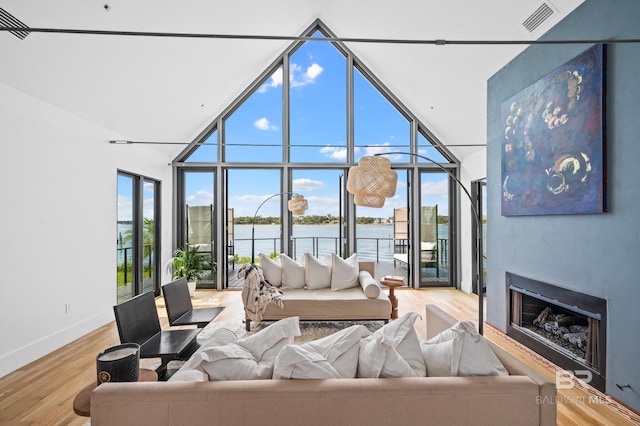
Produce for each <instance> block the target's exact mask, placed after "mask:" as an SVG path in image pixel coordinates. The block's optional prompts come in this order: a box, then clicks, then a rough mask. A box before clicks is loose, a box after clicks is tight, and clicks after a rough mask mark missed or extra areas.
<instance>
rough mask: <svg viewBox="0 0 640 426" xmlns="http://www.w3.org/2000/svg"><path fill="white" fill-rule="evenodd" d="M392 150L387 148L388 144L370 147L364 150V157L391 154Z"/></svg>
mask: <svg viewBox="0 0 640 426" xmlns="http://www.w3.org/2000/svg"><path fill="white" fill-rule="evenodd" d="M391 151H393V149H391V148H390V147H389V142H385V143H383V144H381V145H370V146H368V147H366V148H365V149H364V155H365V156H368V155H375V154H384V153H385V152H391Z"/></svg>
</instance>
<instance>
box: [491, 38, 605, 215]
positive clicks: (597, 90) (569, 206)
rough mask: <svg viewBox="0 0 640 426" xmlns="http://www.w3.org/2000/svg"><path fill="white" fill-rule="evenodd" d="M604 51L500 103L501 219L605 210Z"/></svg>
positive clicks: (587, 54) (586, 55)
mask: <svg viewBox="0 0 640 426" xmlns="http://www.w3.org/2000/svg"><path fill="white" fill-rule="evenodd" d="M604 88H605V46H603V45H602V44H596V45H594V46H592V47H591V48H589V49H588V50H586V51H585V52H583V53H582V54H580V55H578V56H577V57H575V58H574V59H572V60H571V61H569V62H567V63H565V64H564V65H562V66H560V67H558V68H556V69H555V70H554V71H552V72H550V73H549V74H547V75H546V76H545V77H543V78H542V79H540V80H538V81H537V82H535V83H534V84H532V85H531V86H529V87H527V88H525V89H524V90H522V91H521V92H519V93H518V94H516V95H515V96H513V97H512V98H511V99H509V100H507V101H506V102H504V103H503V104H502V120H503V125H504V135H503V140H502V215H503V216H518V215H550V214H582V213H602V212H605V211H606V193H605V183H606V180H605V137H604V135H605V132H604V117H605V115H604V99H605V98H604Z"/></svg>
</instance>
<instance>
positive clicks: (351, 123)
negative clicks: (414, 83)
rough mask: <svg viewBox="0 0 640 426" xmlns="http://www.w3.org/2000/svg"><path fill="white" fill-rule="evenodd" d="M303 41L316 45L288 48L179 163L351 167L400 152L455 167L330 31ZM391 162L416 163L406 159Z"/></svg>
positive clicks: (317, 30)
mask: <svg viewBox="0 0 640 426" xmlns="http://www.w3.org/2000/svg"><path fill="white" fill-rule="evenodd" d="M305 36H306V37H311V38H313V40H305V41H303V42H299V43H297V44H294V45H292V46H291V47H290V48H289V49H287V50H286V51H285V52H284V53H283V54H282V56H281V58H280V60H279V61H275V62H274V64H273V65H272V66H271V68H270V69H267V70H265V71H264V72H263V73H262V76H261V77H260V78H258V79H257V80H256V81H255V82H254V83H253V84H252V85H251V87H250V88H249V89H247V90H246V91H245V92H244V94H243V95H242V96H240V97H239V98H238V99H237V100H236V101H235V102H234V103H233V105H231V106H230V107H229V108H227V109H226V110H225V111H226V112H225V113H224V115H223V116H221V117H219V118H217V119H216V120H215V121H214V122H213V124H212V126H210V127H211V128H212V129H214V130H213V131H211V132H210V133H209V134H207V135H206V136H203V137H201V139H200V140H198V141H195V142H194V145H197V146H192V147H190V149H188V150H185V151H184V152H183V155H182V157H183V158H182V160H181V161H185V162H198V163H201V162H212V163H217V162H221V163H236V162H241V163H242V162H251V163H271V164H273V163H278V164H280V163H285V164H287V163H345V162H347V163H349V162H357V161H358V160H359V158H361V157H362V156H365V155H371V154H374V153H379V152H390V151H402V152H417V153H423V154H424V153H425V152H427V153H428V154H429V155H428V156H429V158H431V159H433V160H435V161H438V162H450V160H448V159H447V157H448V156H447V155H443V154H442V153H441V152H440V151H439V149H438V148H435V147H434V146H436V145H438V143H437V141H435V140H433V139H434V138H433V137H432V136H425V135H430V133H429V132H428V131H427V130H426V129H425V128H424V126H423V125H422V124H421V123H418V122H417V120H416V119H415V117H414V116H413V114H411V113H410V112H409V111H407V110H406V108H405V107H404V106H403V105H402V104H401V102H400V101H398V100H397V99H396V98H395V97H394V96H393V95H392V94H391V93H390V92H389V91H388V90H386V89H385V87H384V86H383V85H382V84H381V83H380V82H379V80H377V79H376V77H375V75H373V73H371V72H370V71H369V70H367V68H366V67H365V66H364V65H363V64H362V63H361V62H360V61H359V60H358V58H356V57H355V56H354V55H353V54H352V53H351V52H350V51H349V49H348V48H347V47H345V46H344V45H342V44H341V43H338V42H335V41H333V40H331V39H327V38H331V32H330V31H329V30H328V29H327V28H326V27H325V26H324V25H323V24H322V23H321V22H319V21H318V22H317V23H316V25H315V26H313V27H312V28H311V29H310V30H309V31H308V32H306V33H305ZM285 74H287V75H288V78H284V75H285ZM220 129H222V131H220ZM218 144H221V145H220V146H221V147H222V149H221V150H220V151H218V150H217V145H218ZM412 146H415V148H414V149H412ZM219 152H220V153H221V158H218V153H219ZM393 160H394V162H399V163H409V162H412V161H411V157H410V156H408V155H405V156H395V157H394V158H393ZM179 161H180V160H179ZM417 161H418V162H420V161H423V160H417Z"/></svg>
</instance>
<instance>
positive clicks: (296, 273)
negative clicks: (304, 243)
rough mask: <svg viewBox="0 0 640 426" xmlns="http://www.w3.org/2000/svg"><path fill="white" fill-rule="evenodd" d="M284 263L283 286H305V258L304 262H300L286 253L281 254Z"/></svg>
mask: <svg viewBox="0 0 640 426" xmlns="http://www.w3.org/2000/svg"><path fill="white" fill-rule="evenodd" d="M280 263H281V264H282V287H283V288H304V286H305V277H304V258H303V263H298V262H296V261H295V260H294V259H292V258H290V257H289V256H287V255H286V254H284V253H282V254H281V255H280Z"/></svg>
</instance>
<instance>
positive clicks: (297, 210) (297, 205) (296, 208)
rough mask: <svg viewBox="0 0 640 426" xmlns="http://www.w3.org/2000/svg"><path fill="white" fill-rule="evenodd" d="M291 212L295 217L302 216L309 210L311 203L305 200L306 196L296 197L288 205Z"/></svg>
mask: <svg viewBox="0 0 640 426" xmlns="http://www.w3.org/2000/svg"><path fill="white" fill-rule="evenodd" d="M287 206H288V208H289V211H290V212H291V213H293V214H294V215H297V216H299V215H302V214H304V212H306V211H307V209H308V208H309V203H307V200H305V198H304V195H298V194H296V195H294V196H293V197H291V199H290V200H289V202H288V203H287Z"/></svg>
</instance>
